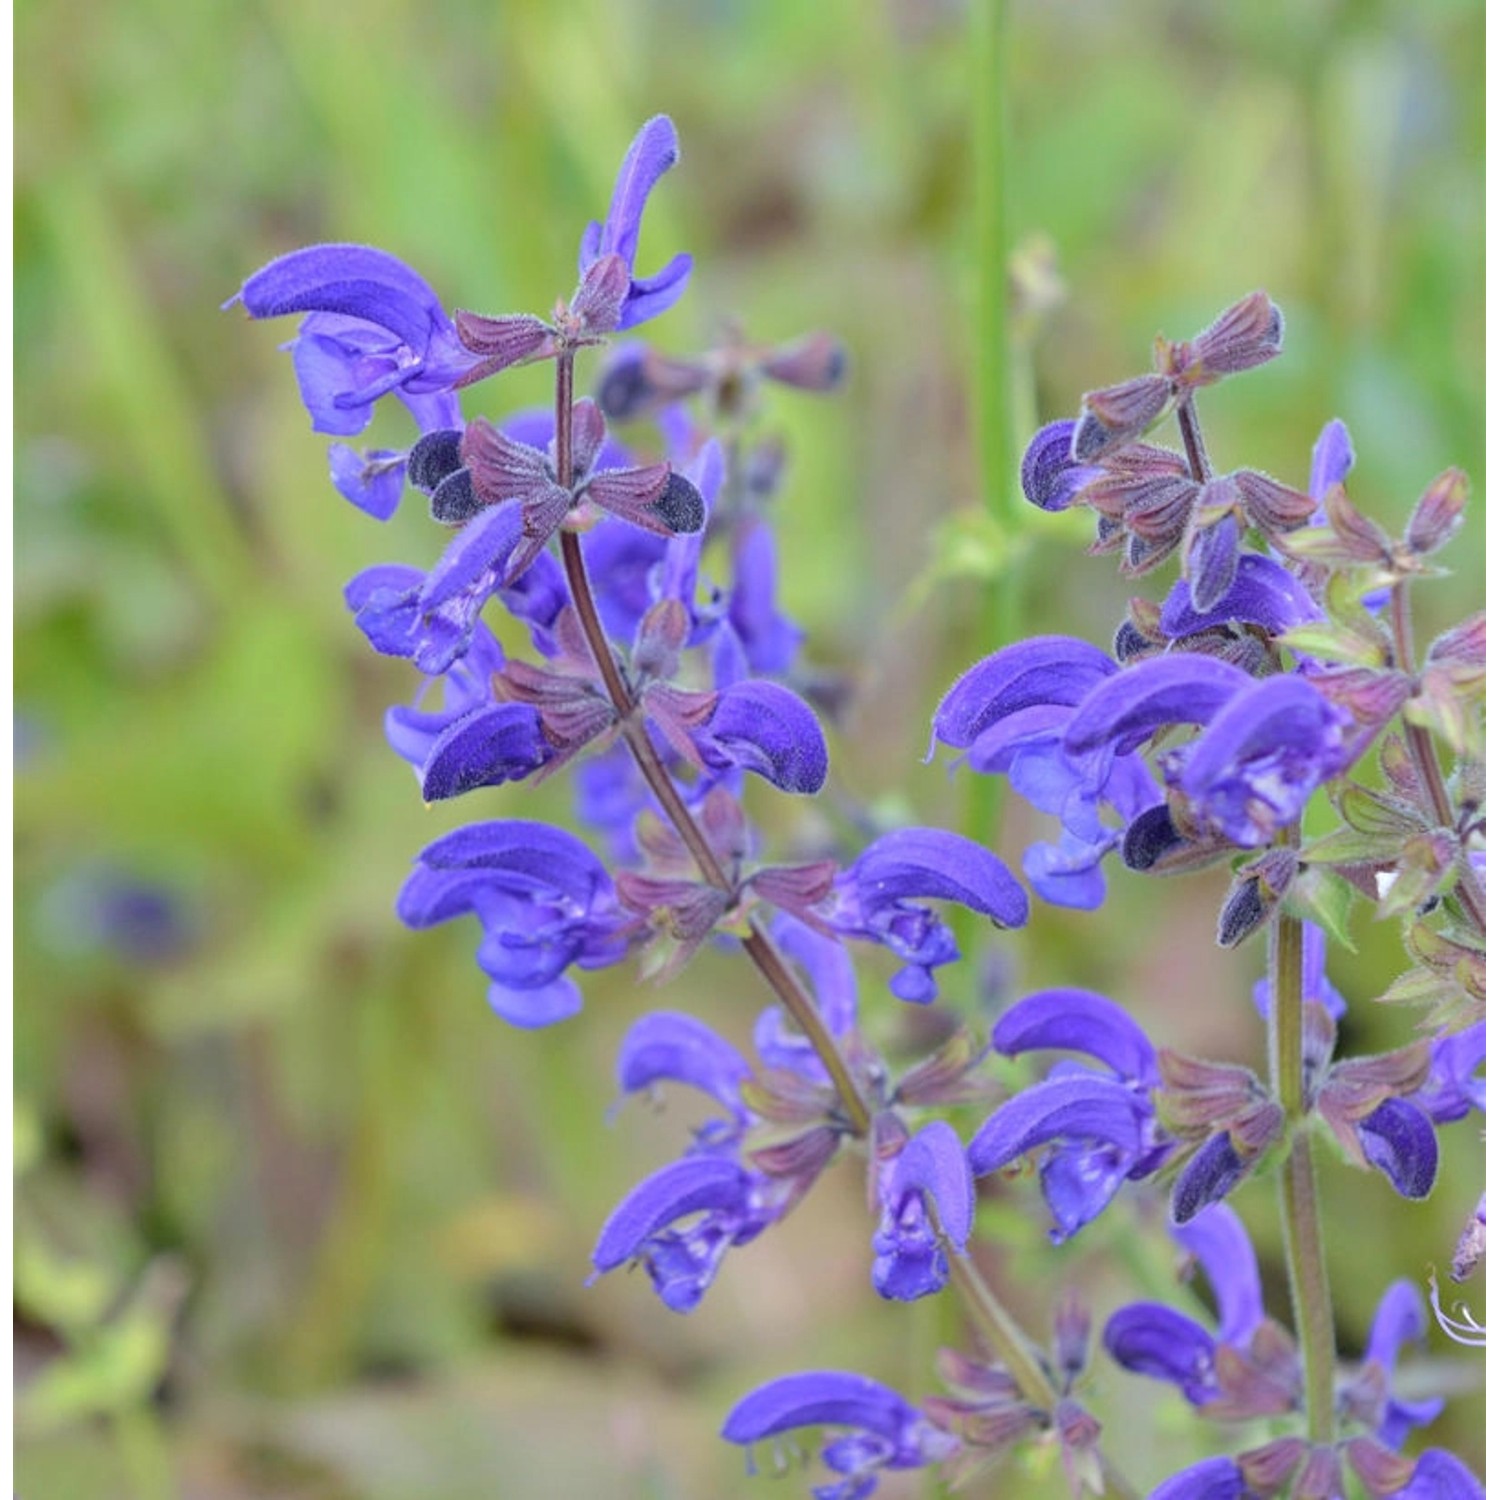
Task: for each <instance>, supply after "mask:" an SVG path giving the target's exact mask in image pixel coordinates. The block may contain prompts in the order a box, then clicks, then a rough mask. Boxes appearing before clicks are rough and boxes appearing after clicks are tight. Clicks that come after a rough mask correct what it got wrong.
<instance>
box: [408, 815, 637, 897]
mask: <svg viewBox="0 0 1500 1500" xmlns="http://www.w3.org/2000/svg"><path fill="white" fill-rule="evenodd" d="M417 858H418V860H419V861H420V863H422V864H424V865H426V866H428V867H429V868H430V869H434V870H478V871H484V872H486V873H487V874H489V875H490V876H492V877H494V878H497V879H500V880H503V881H504V882H506V883H507V884H508V885H509V886H510V887H512V888H514V889H517V890H521V891H529V890H534V889H548V890H556V891H560V892H561V893H562V894H564V895H565V896H568V897H569V898H570V899H572V900H574V901H577V902H579V903H580V904H587V903H588V902H590V901H591V900H593V899H594V897H595V896H596V895H597V894H598V893H599V891H600V890H601V889H607V888H608V886H609V876H608V874H607V873H606V872H605V869H604V866H603V865H601V864H600V863H599V860H598V858H597V857H596V856H595V854H594V852H593V851H592V850H591V849H590V848H589V847H588V845H587V844H585V843H584V842H583V841H582V840H581V839H578V838H575V837H574V836H573V835H572V834H571V833H565V832H564V831H563V830H562V829H561V828H554V827H552V825H551V824H550V823H533V822H528V821H526V820H524V819H521V818H511V819H507V820H505V821H497V822H489V823H471V824H469V826H468V827H466V828H457V829H454V831H453V832H452V833H448V834H444V835H443V837H442V838H440V839H437V840H435V841H434V842H433V843H431V844H429V845H428V846H427V847H426V848H425V849H424V850H423V851H422V852H421V854H420V855H418V856H417Z"/></svg>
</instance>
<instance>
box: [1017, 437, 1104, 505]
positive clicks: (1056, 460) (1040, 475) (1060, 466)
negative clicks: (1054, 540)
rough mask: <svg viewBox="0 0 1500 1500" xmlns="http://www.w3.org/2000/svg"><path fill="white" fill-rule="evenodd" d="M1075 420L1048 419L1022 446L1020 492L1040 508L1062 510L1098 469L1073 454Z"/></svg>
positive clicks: (1096, 474)
mask: <svg viewBox="0 0 1500 1500" xmlns="http://www.w3.org/2000/svg"><path fill="white" fill-rule="evenodd" d="M1077 426H1078V423H1077V422H1076V421H1072V420H1064V421H1061V422H1049V423H1048V424H1047V425H1046V426H1045V427H1043V428H1042V429H1041V431H1040V432H1038V433H1037V435H1036V436H1035V437H1034V438H1032V440H1031V442H1030V443H1028V444H1027V446H1026V453H1025V456H1024V457H1023V458H1022V460H1021V493H1022V494H1024V495H1025V496H1026V498H1027V499H1028V500H1029V501H1030V502H1031V503H1032V504H1033V505H1035V506H1037V507H1039V508H1040V509H1042V510H1049V511H1056V510H1064V509H1066V507H1067V506H1069V505H1070V504H1072V502H1073V499H1074V497H1075V496H1076V495H1077V494H1078V492H1079V490H1081V489H1082V488H1083V487H1084V486H1085V485H1086V484H1089V483H1091V482H1092V481H1093V480H1094V479H1096V478H1097V477H1098V476H1099V474H1100V472H1101V471H1100V470H1098V469H1095V468H1091V467H1089V466H1088V465H1087V464H1081V463H1079V462H1078V461H1077V460H1076V459H1075V458H1074V457H1073V433H1074V429H1075V428H1076V427H1077Z"/></svg>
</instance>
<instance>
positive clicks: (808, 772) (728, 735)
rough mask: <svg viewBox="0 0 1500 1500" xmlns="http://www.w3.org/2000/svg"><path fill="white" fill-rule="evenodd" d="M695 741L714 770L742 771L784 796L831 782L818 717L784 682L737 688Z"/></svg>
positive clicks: (724, 695) (725, 696) (727, 694)
mask: <svg viewBox="0 0 1500 1500" xmlns="http://www.w3.org/2000/svg"><path fill="white" fill-rule="evenodd" d="M694 739H695V741H696V743H697V745H698V748H699V750H700V752H701V753H702V755H703V758H704V760H705V762H707V764H708V765H710V766H712V767H714V768H715V769H722V768H724V767H726V766H740V767H742V768H743V769H744V770H747V771H753V772H755V774H756V775H757V776H764V777H765V778H766V780H767V781H769V782H770V783H771V784H772V785H773V786H775V787H779V788H780V789H781V790H782V791H784V792H800V793H809V794H810V793H812V792H816V791H818V790H819V788H821V787H822V785H823V783H824V781H825V780H826V779H827V777H828V747H827V745H826V744H825V743H824V741H823V729H822V726H821V725H820V724H819V723H818V716H817V715H816V714H815V713H814V712H813V711H812V709H810V708H809V707H808V706H807V704H805V703H804V702H803V701H802V699H800V698H799V697H798V696H797V695H796V694H795V693H794V692H792V691H791V689H790V688H784V687H782V686H781V685H780V684H779V683H775V682H765V681H755V680H747V681H745V682H738V683H736V684H735V685H734V686H733V687H731V688H729V689H727V690H726V691H725V692H723V693H721V694H720V695H719V701H718V704H717V706H716V707H715V708H714V711H713V717H712V718H711V719H709V721H708V723H707V724H706V725H704V727H703V728H702V729H700V730H698V731H697V732H696V733H695V735H694Z"/></svg>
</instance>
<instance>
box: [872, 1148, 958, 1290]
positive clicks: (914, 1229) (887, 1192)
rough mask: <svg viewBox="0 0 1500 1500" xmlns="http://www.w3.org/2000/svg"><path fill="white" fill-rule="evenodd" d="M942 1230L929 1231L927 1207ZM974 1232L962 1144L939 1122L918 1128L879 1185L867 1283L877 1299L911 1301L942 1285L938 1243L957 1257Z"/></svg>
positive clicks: (943, 1256) (943, 1252) (943, 1262)
mask: <svg viewBox="0 0 1500 1500" xmlns="http://www.w3.org/2000/svg"><path fill="white" fill-rule="evenodd" d="M929 1201H930V1203H931V1207H932V1212H933V1214H935V1215H936V1218H937V1221H938V1223H939V1224H940V1225H941V1226H942V1234H943V1239H940V1238H939V1237H938V1235H937V1233H936V1232H935V1230H934V1228H933V1225H932V1221H931V1218H930V1217H929V1214H928V1203H929ZM973 1229H974V1178H973V1175H972V1174H971V1173H970V1171H969V1162H968V1158H967V1156H966V1155H965V1154H964V1147H963V1142H962V1141H960V1140H959V1138H958V1135H957V1132H955V1131H954V1129H953V1127H952V1126H951V1125H949V1124H948V1123H947V1122H946V1121H943V1120H934V1121H932V1122H931V1123H930V1124H928V1125H924V1126H923V1127H922V1129H921V1130H919V1131H918V1132H917V1133H916V1135H914V1136H912V1138H911V1139H910V1140H909V1141H907V1143H906V1144H905V1145H904V1146H903V1147H902V1148H901V1153H900V1155H899V1156H898V1157H897V1158H896V1160H895V1162H894V1164H893V1165H892V1166H891V1168H890V1169H889V1171H888V1172H886V1173H885V1174H884V1181H883V1183H882V1186H881V1217H880V1224H879V1227H878V1228H877V1229H876V1231H875V1237H874V1241H873V1248H874V1252H875V1262H874V1266H873V1269H872V1279H873V1281H874V1283H875V1290H876V1291H877V1292H879V1293H880V1295H881V1296H882V1297H890V1298H893V1299H895V1300H897V1301H901V1302H911V1301H914V1300H916V1299H917V1298H918V1297H925V1296H927V1295H929V1294H930V1293H932V1292H936V1291H939V1290H941V1289H942V1287H944V1286H945V1285H946V1284H947V1281H948V1256H947V1247H946V1245H945V1244H944V1240H946V1241H947V1244H948V1245H951V1246H952V1247H953V1249H955V1250H956V1251H958V1252H960V1253H962V1252H963V1250H964V1247H965V1246H966V1245H967V1244H968V1242H969V1235H970V1234H971V1233H972V1232H973Z"/></svg>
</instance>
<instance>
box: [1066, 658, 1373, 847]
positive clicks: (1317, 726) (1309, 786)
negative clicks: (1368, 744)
mask: <svg viewBox="0 0 1500 1500" xmlns="http://www.w3.org/2000/svg"><path fill="white" fill-rule="evenodd" d="M1178 659H1179V658H1173V657H1164V658H1157V660H1158V661H1173V660H1178ZM1154 665H1155V663H1154V662H1148V663H1146V664H1145V666H1143V667H1140V668H1137V669H1136V670H1137V671H1145V670H1146V669H1147V668H1149V667H1151V666H1154ZM1341 722H1342V715H1341V713H1340V711H1339V710H1337V709H1335V708H1334V707H1333V706H1332V705H1331V704H1330V703H1329V702H1328V701H1327V699H1325V698H1324V697H1323V696H1322V694H1321V693H1319V692H1318V691H1317V689H1316V688H1314V687H1312V686H1311V685H1310V684H1309V683H1308V682H1307V681H1306V680H1305V679H1303V678H1301V677H1293V676H1279V677H1273V678H1269V679H1267V680H1265V681H1263V682H1257V683H1255V684H1254V685H1253V686H1250V687H1247V688H1246V689H1245V690H1244V691H1243V692H1242V693H1240V694H1238V695H1237V696H1236V697H1234V698H1233V699H1232V700H1231V701H1230V702H1228V703H1227V704H1226V705H1225V706H1224V707H1223V708H1222V709H1221V710H1220V711H1219V712H1218V713H1217V714H1216V715H1215V717H1214V719H1213V720H1212V722H1211V723H1210V724H1209V725H1208V727H1207V729H1205V730H1204V732H1203V734H1202V735H1201V736H1200V737H1199V738H1198V740H1197V741H1196V743H1195V744H1193V745H1192V746H1191V747H1190V748H1189V749H1188V750H1187V751H1186V753H1185V756H1184V758H1183V761H1182V764H1181V769H1180V772H1179V773H1178V776H1177V783H1178V786H1179V787H1180V789H1181V790H1182V792H1183V793H1184V794H1185V795H1186V796H1187V797H1188V798H1189V799H1190V800H1191V801H1192V803H1193V805H1194V809H1195V811H1196V812H1197V813H1198V815H1199V816H1200V817H1201V818H1202V819H1203V820H1204V821H1205V822H1206V823H1207V824H1208V826H1210V827H1211V828H1213V829H1215V830H1216V831H1218V832H1219V833H1222V834H1223V835H1224V837H1225V838H1227V839H1229V840H1230V841H1231V842H1233V843H1236V844H1239V845H1240V846H1241V847H1242V848H1254V847H1256V846H1257V845H1260V844H1263V843H1265V842H1266V841H1267V839H1268V838H1269V837H1270V836H1271V835H1272V834H1273V833H1274V832H1275V831H1276V829H1278V828H1284V827H1286V826H1287V824H1289V823H1291V822H1292V821H1293V820H1294V819H1295V818H1297V817H1298V816H1299V815H1300V813H1301V812H1302V809H1303V807H1304V806H1306V804H1307V800H1308V798H1309V797H1311V796H1312V794H1313V792H1315V791H1316V790H1317V788H1318V787H1319V786H1320V785H1322V783H1323V782H1324V781H1327V780H1328V779H1329V778H1330V777H1332V776H1335V775H1337V774H1338V773H1339V772H1340V771H1341V770H1342V769H1343V767H1344V761H1345V752H1344V749H1343V743H1342V735H1341V733H1340V725H1341ZM1075 728H1076V721H1075Z"/></svg>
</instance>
